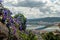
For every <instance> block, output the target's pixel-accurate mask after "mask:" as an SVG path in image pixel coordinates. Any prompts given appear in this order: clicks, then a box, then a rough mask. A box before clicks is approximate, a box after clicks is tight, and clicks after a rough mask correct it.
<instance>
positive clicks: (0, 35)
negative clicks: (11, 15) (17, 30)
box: [0, 22, 8, 40]
mask: <svg viewBox="0 0 60 40" xmlns="http://www.w3.org/2000/svg"><path fill="white" fill-rule="evenodd" d="M7 38H8V28H7V27H6V25H4V24H2V23H1V22H0V40H7Z"/></svg>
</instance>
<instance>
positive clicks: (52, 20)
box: [27, 17, 60, 22]
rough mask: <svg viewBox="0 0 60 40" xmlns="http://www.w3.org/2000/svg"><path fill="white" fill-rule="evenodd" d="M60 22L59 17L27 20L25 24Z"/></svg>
mask: <svg viewBox="0 0 60 40" xmlns="http://www.w3.org/2000/svg"><path fill="white" fill-rule="evenodd" d="M39 21H43V22H60V17H46V18H36V19H27V22H39Z"/></svg>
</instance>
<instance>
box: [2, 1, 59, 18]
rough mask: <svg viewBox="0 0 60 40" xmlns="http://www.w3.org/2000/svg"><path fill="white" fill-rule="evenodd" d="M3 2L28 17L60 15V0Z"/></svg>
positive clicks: (13, 11)
mask: <svg viewBox="0 0 60 40" xmlns="http://www.w3.org/2000/svg"><path fill="white" fill-rule="evenodd" d="M2 4H3V5H4V7H6V8H8V9H9V10H10V11H11V12H12V13H13V14H17V13H22V14H23V15H24V16H25V17H26V18H27V19H35V18H45V17H60V0H3V2H2Z"/></svg>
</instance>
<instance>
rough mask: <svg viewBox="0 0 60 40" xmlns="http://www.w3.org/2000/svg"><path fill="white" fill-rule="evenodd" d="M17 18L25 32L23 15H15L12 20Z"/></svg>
mask: <svg viewBox="0 0 60 40" xmlns="http://www.w3.org/2000/svg"><path fill="white" fill-rule="evenodd" d="M18 17H19V21H21V24H22V29H23V30H25V29H26V18H25V17H24V15H23V14H20V13H19V14H16V15H15V16H14V18H18Z"/></svg>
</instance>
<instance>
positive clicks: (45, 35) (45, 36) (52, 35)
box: [42, 32, 60, 40]
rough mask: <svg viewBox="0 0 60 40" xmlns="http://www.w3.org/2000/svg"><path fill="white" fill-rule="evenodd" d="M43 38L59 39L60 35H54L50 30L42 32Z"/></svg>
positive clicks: (46, 39)
mask: <svg viewBox="0 0 60 40" xmlns="http://www.w3.org/2000/svg"><path fill="white" fill-rule="evenodd" d="M42 38H43V39H44V40H60V36H57V35H54V34H53V33H52V32H49V33H44V34H42Z"/></svg>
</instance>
